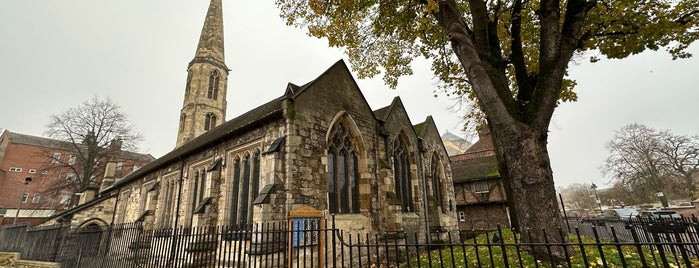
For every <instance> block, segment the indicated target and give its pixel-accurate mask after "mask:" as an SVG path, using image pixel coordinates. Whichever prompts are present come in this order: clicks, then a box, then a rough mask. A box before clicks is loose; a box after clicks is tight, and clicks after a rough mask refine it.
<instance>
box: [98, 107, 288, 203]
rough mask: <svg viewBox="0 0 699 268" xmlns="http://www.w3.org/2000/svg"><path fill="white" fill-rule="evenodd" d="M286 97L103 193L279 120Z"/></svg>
mask: <svg viewBox="0 0 699 268" xmlns="http://www.w3.org/2000/svg"><path fill="white" fill-rule="evenodd" d="M284 98H286V96H281V97H278V98H276V99H273V100H271V101H269V102H267V103H265V104H262V105H260V106H258V107H257V108H255V109H252V110H250V111H248V112H247V113H244V114H242V115H240V116H238V117H236V118H233V119H231V120H228V121H226V122H225V123H223V124H221V125H219V126H217V127H215V128H213V129H211V130H209V131H207V132H204V133H203V134H201V135H200V136H198V137H196V138H194V139H192V140H190V141H188V142H186V143H184V144H182V146H180V147H177V148H176V149H175V150H172V151H170V152H169V153H167V154H165V155H164V156H162V157H160V158H158V159H156V160H154V161H152V162H150V163H148V164H147V165H145V166H144V167H142V168H140V169H138V170H136V171H134V172H131V173H129V174H128V175H126V176H125V177H124V178H122V179H120V180H118V181H117V182H115V183H114V184H113V185H112V186H110V187H108V188H107V189H104V191H103V192H107V191H109V190H112V189H114V188H117V187H119V186H120V185H123V184H126V183H128V182H131V181H133V180H135V179H138V178H139V177H141V176H143V175H145V174H149V173H150V172H152V171H154V170H156V169H158V168H160V167H162V166H164V165H167V164H170V163H172V162H174V161H178V160H180V159H182V158H185V157H186V156H188V155H190V154H194V153H196V152H198V151H199V150H202V149H205V148H208V146H209V145H212V144H216V143H218V142H220V141H222V140H225V139H227V138H228V137H230V136H233V135H236V134H239V133H241V132H244V131H246V130H248V129H251V128H254V127H255V126H257V125H259V124H262V123H264V122H267V121H268V120H272V119H274V118H281V116H282V100H283V99H284Z"/></svg>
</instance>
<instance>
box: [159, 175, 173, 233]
mask: <svg viewBox="0 0 699 268" xmlns="http://www.w3.org/2000/svg"><path fill="white" fill-rule="evenodd" d="M163 181H164V184H165V186H164V190H163V192H164V194H163V199H162V200H161V202H158V209H160V215H161V217H160V218H159V219H158V220H159V226H160V228H170V227H172V220H173V219H172V215H173V213H172V212H173V209H174V204H175V197H176V194H177V189H176V186H177V185H176V180H175V179H174V178H170V179H164V180H163Z"/></svg>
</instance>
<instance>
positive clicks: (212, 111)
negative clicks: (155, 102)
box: [176, 0, 229, 147]
mask: <svg viewBox="0 0 699 268" xmlns="http://www.w3.org/2000/svg"><path fill="white" fill-rule="evenodd" d="M228 71H229V70H228V68H227V67H226V63H225V61H224V57H223V10H222V7H221V0H211V3H210V4H209V10H208V12H207V13H206V19H205V20H204V26H203V27H202V28H201V36H200V37H199V45H197V51H196V53H195V54H194V59H192V61H191V62H189V66H188V67H187V85H186V86H185V91H184V101H183V103H182V110H181V112H180V127H179V130H178V132H177V145H176V146H177V147H179V146H180V145H182V144H184V143H186V142H188V141H190V140H192V139H194V138H196V137H197V136H199V135H201V134H203V133H204V132H206V131H209V130H211V129H213V128H214V127H216V126H218V125H220V124H221V123H223V122H225V121H226V95H227V85H228Z"/></svg>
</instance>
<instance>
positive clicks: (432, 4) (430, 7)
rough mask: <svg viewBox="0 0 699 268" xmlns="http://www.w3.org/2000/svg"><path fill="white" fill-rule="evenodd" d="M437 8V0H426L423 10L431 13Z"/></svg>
mask: <svg viewBox="0 0 699 268" xmlns="http://www.w3.org/2000/svg"><path fill="white" fill-rule="evenodd" d="M438 10H439V3H437V0H427V5H425V12H426V13H428V14H432V13H434V12H436V11H438Z"/></svg>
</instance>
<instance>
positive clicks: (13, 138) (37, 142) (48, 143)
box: [5, 130, 71, 150]
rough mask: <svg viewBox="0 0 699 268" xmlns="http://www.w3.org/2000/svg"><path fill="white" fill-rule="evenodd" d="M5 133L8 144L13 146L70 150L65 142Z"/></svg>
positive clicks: (68, 144) (69, 144) (68, 143)
mask: <svg viewBox="0 0 699 268" xmlns="http://www.w3.org/2000/svg"><path fill="white" fill-rule="evenodd" d="M5 131H6V132H7V136H8V137H9V139H10V143H13V144H24V145H31V146H38V147H44V148H51V149H59V150H70V147H71V143H70V142H67V141H61V140H56V139H51V138H44V137H39V136H32V135H27V134H21V133H16V132H10V131H9V130H5Z"/></svg>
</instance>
